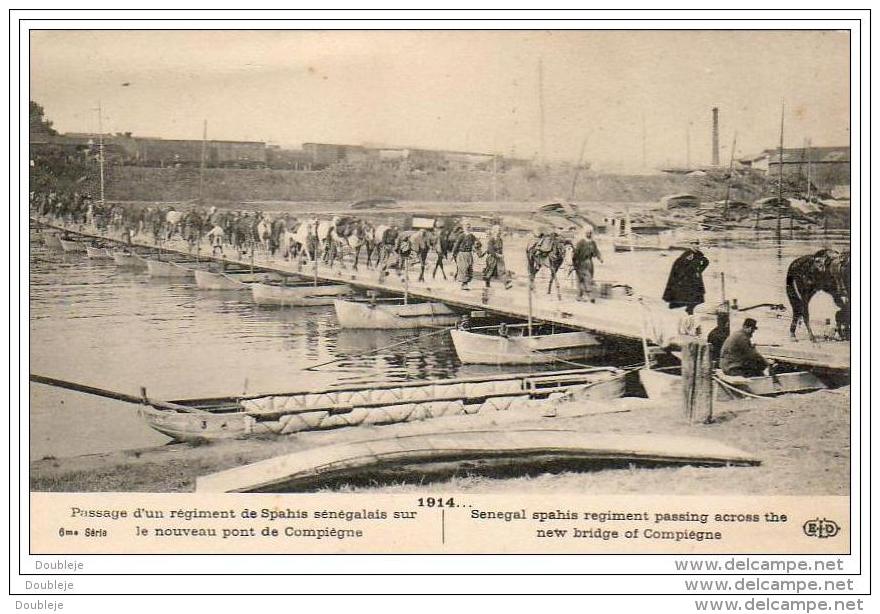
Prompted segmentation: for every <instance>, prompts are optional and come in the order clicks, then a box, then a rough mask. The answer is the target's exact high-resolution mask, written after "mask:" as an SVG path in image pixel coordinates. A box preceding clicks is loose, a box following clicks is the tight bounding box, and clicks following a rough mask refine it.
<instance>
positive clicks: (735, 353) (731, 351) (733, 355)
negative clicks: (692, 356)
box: [721, 318, 772, 377]
mask: <svg viewBox="0 0 880 614" xmlns="http://www.w3.org/2000/svg"><path fill="white" fill-rule="evenodd" d="M756 330H758V323H757V322H756V321H755V320H754V319H753V318H746V319H745V321H743V325H742V329H741V330H737V331H734V332H732V333H731V334H730V336H729V337H728V338H727V341H725V342H724V346H723V347H722V348H721V370H722V371H724V373H725V375H740V376H744V377H757V376H759V375H763V374H764V369H766V368H767V367H769V366H770V365H771V364H772V363H771V362H768V361H767V359H766V358H764V357H763V356H761V353H760V352H758V350H756V349H755V346H753V345H752V335H753V334H755V331H756Z"/></svg>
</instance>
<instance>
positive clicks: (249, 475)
mask: <svg viewBox="0 0 880 614" xmlns="http://www.w3.org/2000/svg"><path fill="white" fill-rule="evenodd" d="M609 462H626V463H630V464H631V463H639V462H642V463H646V464H652V465H653V464H676V465H687V464H695V465H701V466H706V465H708V466H712V465H720V466H729V465H740V466H748V465H757V464H759V463H760V460H759V459H758V458H757V457H755V456H754V455H752V454H750V453H748V452H745V451H743V450H739V449H737V448H733V447H731V446H728V445H725V444H722V443H719V442H716V441H712V440H709V439H703V438H697V437H674V436H669V435H622V434H619V433H614V434H600V433H584V432H582V431H574V430H562V429H558V430H557V429H534V428H532V429H524V428H520V429H490V430H479V431H451V432H450V431H446V432H436V433H425V434H419V435H405V436H396V437H382V438H374V439H368V440H364V441H356V442H351V443H342V444H336V445H330V446H321V447H317V448H312V449H309V450H303V451H301V452H295V453H293V454H287V455H284V456H279V457H277V458H270V459H267V460H264V461H260V462H257V463H252V464H250V465H244V466H241V467H236V468H233V469H227V470H225V471H220V472H218V473H214V474H211V475H206V476H203V477H200V478H198V479H197V480H196V492H214V493H220V492H301V491H309V490H314V489H316V488H323V487H327V486H333V485H336V484H341V483H349V484H350V483H361V482H362V481H364V480H368V481H370V482H377V481H378V482H387V481H393V482H399V481H401V480H407V479H417V480H420V481H421V480H423V479H425V478H426V477H427V478H429V479H431V478H433V479H442V478H448V477H452V476H455V475H463V474H464V475H474V474H478V475H494V474H501V475H505V476H510V475H511V473H517V472H518V473H521V474H522V473H528V472H530V471H535V470H538V471H547V470H548V468H560V469H562V470H568V471H572V470H574V471H590V470H595V469H596V468H597V467H601V466H602V465H603V464H607V463H609Z"/></svg>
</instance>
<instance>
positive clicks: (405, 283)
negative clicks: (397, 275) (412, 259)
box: [400, 256, 409, 305]
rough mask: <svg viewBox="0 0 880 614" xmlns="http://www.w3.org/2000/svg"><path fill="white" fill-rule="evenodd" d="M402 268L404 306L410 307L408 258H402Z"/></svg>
mask: <svg viewBox="0 0 880 614" xmlns="http://www.w3.org/2000/svg"><path fill="white" fill-rule="evenodd" d="M400 263H401V266H403V304H404V305H409V263H408V262H407V257H406V256H401V257H400Z"/></svg>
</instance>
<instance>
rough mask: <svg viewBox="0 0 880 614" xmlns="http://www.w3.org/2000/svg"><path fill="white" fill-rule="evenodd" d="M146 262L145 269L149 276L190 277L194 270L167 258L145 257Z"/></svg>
mask: <svg viewBox="0 0 880 614" xmlns="http://www.w3.org/2000/svg"><path fill="white" fill-rule="evenodd" d="M144 260H146V262H147V270H148V271H149V273H150V277H179V278H183V277H192V276H193V274H194V273H195V271H194V270H193V269H190V268H187V267H185V266H181V265H179V264H177V263H176V262H169V261H167V260H152V259H150V258H145V259H144Z"/></svg>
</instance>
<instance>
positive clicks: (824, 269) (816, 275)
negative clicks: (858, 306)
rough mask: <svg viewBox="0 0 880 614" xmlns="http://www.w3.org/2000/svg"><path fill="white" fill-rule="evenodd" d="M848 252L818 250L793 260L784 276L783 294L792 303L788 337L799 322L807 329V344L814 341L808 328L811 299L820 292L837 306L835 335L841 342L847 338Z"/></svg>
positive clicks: (848, 335)
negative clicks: (825, 293) (828, 296)
mask: <svg viewBox="0 0 880 614" xmlns="http://www.w3.org/2000/svg"><path fill="white" fill-rule="evenodd" d="M850 271H851V268H850V252H849V251H844V252H838V251H837V250H833V249H820V250H819V251H818V252H816V253H815V254H812V255H808V256H801V257H799V258H796V259H795V260H794V261H793V262H792V263H791V264H790V265H789V266H788V272H787V274H786V276H785V291H786V294H788V300H789V302H790V303H791V311H792V313H791V326H790V327H789V332H790V333H791V338H792V339H796V338H797V337H796V335H795V332H796V331H797V326H798V323H799V322H800V321H803V323H804V326H806V328H807V334H808V335H809V336H810V341H816V337H815V335H813V330H812V329H811V328H810V300H811V299H812V298H813V296H814V295H815V294H816V293H817V292H820V291H824V292H827V293H828V294H830V295H831V298H832V299H833V300H834V304H835V305H837V307H838V312H837V314H836V324H837V334H838V335H839V336H840V338H841V339H844V340H846V339H849V337H850V321H849V313H850V300H851V298H850V297H851V275H850Z"/></svg>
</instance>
